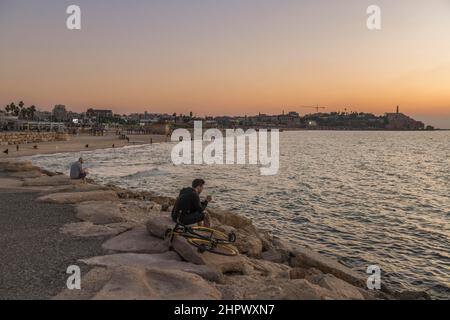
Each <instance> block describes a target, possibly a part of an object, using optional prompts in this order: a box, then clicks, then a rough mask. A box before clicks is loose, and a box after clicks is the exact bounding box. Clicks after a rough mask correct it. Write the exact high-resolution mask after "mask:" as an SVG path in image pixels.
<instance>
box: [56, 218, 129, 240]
mask: <svg viewBox="0 0 450 320" xmlns="http://www.w3.org/2000/svg"><path fill="white" fill-rule="evenodd" d="M133 227H134V224H130V223H127V222H122V223H111V224H107V225H96V224H93V223H92V222H74V223H69V224H66V225H64V226H63V227H62V228H61V230H60V231H61V232H62V233H64V234H69V235H71V236H74V237H82V238H84V237H108V236H115V235H117V234H119V233H122V232H125V231H127V230H129V229H131V228H133Z"/></svg>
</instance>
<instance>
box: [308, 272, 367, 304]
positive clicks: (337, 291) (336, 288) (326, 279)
mask: <svg viewBox="0 0 450 320" xmlns="http://www.w3.org/2000/svg"><path fill="white" fill-rule="evenodd" d="M308 281H309V282H311V283H313V284H316V285H318V286H320V287H322V288H325V289H328V290H330V291H332V292H333V294H334V295H335V296H336V297H337V298H338V299H344V300H364V297H363V295H362V294H361V292H360V289H359V288H357V287H355V286H353V285H351V284H349V283H347V282H345V281H343V280H341V279H338V278H336V277H335V276H333V275H331V274H321V275H315V276H309V277H308Z"/></svg>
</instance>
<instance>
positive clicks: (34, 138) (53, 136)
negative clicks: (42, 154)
mask: <svg viewBox="0 0 450 320" xmlns="http://www.w3.org/2000/svg"><path fill="white" fill-rule="evenodd" d="M67 140H69V135H68V134H67V133H59V132H2V133H0V145H15V144H26V143H38V142H49V141H67Z"/></svg>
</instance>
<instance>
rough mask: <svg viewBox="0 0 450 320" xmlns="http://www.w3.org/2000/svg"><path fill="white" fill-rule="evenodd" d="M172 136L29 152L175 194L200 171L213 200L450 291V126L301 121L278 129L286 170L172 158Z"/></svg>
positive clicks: (330, 249) (304, 239) (443, 293)
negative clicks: (163, 140)
mask: <svg viewBox="0 0 450 320" xmlns="http://www.w3.org/2000/svg"><path fill="white" fill-rule="evenodd" d="M172 146H173V144H153V145H146V146H134V147H126V148H121V149H108V150H98V151H88V152H80V153H76V154H73V153H72V154H57V155H50V156H34V157H31V159H32V160H33V162H34V163H35V164H37V165H39V166H43V167H45V168H47V169H51V170H56V171H61V172H65V173H67V172H68V170H69V165H70V163H71V162H73V161H74V160H75V159H77V157H78V156H80V155H82V156H83V157H84V158H85V160H86V166H87V167H88V168H89V169H90V171H91V173H92V175H91V176H92V177H93V178H94V179H95V180H97V181H98V182H100V183H114V184H116V185H119V186H123V187H127V188H130V189H136V190H150V191H154V192H157V193H159V194H162V195H168V196H173V197H175V196H176V195H177V193H178V190H179V189H180V188H181V187H184V186H188V185H190V182H191V181H192V179H193V178H196V177H202V178H204V179H205V180H206V181H207V187H206V189H205V192H206V193H208V194H211V195H212V196H213V198H214V204H215V205H218V206H221V207H223V208H227V209H231V210H234V211H236V212H239V213H241V214H244V215H246V216H248V217H250V218H252V219H253V221H254V223H255V224H256V225H258V226H259V227H261V228H263V229H268V230H271V231H272V232H273V233H275V234H279V235H281V236H283V237H284V238H287V239H289V240H291V241H292V242H294V243H299V244H304V245H308V246H310V247H311V248H313V249H315V250H317V251H319V252H322V253H324V254H326V255H329V256H332V257H335V258H338V259H339V261H341V262H342V263H343V264H345V265H347V266H350V267H352V268H355V269H359V270H362V271H365V270H366V268H367V266H368V265H372V264H376V265H379V266H380V267H381V268H382V281H386V282H387V283H389V284H391V285H394V286H396V287H403V288H404V289H410V290H427V291H428V292H429V293H430V294H432V295H433V296H434V297H440V298H445V297H447V298H450V132H338V131H301V132H283V133H281V134H280V170H279V174H278V175H276V176H270V177H263V176H260V175H259V168H258V167H257V166H249V165H247V166H244V165H233V166H217V165H216V166H207V165H195V166H194V165H192V166H179V167H177V166H174V165H173V164H172V163H171V160H170V152H171V149H172Z"/></svg>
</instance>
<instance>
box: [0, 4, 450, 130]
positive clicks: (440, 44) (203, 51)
mask: <svg viewBox="0 0 450 320" xmlns="http://www.w3.org/2000/svg"><path fill="white" fill-rule="evenodd" d="M70 4H77V5H79V6H80V7H81V10H82V30H79V31H70V30H67V28H66V26H65V21H66V18H67V14H66V13H65V11H66V8H67V6H69V5H70ZM371 4H374V2H373V1H366V0H348V1H346V2H345V3H344V4H342V3H338V2H337V1H333V0H318V1H312V0H309V1H299V0H245V1H242V0H239V1H238V0H227V1H214V2H212V1H211V2H205V1H199V0H183V1H182V0H172V1H170V2H168V1H163V0H155V1H133V2H125V1H116V0H108V1H106V0H98V1H88V0H78V1H76V3H73V2H72V1H65V0H64V1H55V0H42V1H36V2H30V1H24V0H14V1H13V0H2V1H1V2H0V41H1V43H2V51H1V53H0V70H2V71H1V72H2V76H1V77H0V107H1V108H2V109H3V108H4V106H5V105H6V104H9V103H11V102H15V103H17V102H18V101H19V100H23V101H24V102H25V103H26V104H27V105H30V104H34V105H36V106H37V107H39V108H42V109H45V110H49V111H50V110H51V109H52V108H53V106H54V105H56V104H64V105H66V106H67V108H68V109H70V110H73V111H77V112H82V111H86V109H87V108H88V107H91V106H92V107H98V108H108V109H112V110H114V111H115V112H116V113H120V114H123V113H127V114H129V113H133V112H138V113H139V112H144V111H145V110H147V111H148V112H153V113H173V112H176V113H183V114H188V113H189V112H190V111H192V112H194V113H195V114H197V115H200V116H205V115H211V116H216V115H245V114H248V115H252V114H257V113H259V112H261V113H267V114H277V113H281V112H282V111H283V110H284V111H285V112H289V111H297V112H299V113H301V114H305V113H310V112H315V111H314V110H311V111H310V110H305V109H302V108H298V106H301V105H315V104H319V105H321V106H326V107H327V109H325V110H324V111H325V112H333V111H344V108H347V111H358V112H370V113H374V114H384V113H385V112H394V111H395V108H396V106H397V105H400V109H401V111H402V112H403V113H405V114H408V115H411V116H412V117H414V118H415V119H417V120H421V121H423V122H425V123H426V124H430V125H434V126H436V127H440V128H450V90H448V84H449V83H450V42H449V41H447V35H448V32H449V31H450V2H449V1H446V0H431V1H427V2H425V1H419V0H401V1H395V2H393V1H388V0H378V1H376V4H377V5H379V6H380V7H381V9H382V19H383V20H382V21H383V24H382V30H380V31H369V30H368V29H367V28H366V18H367V15H366V8H367V7H368V6H369V5H371Z"/></svg>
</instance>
